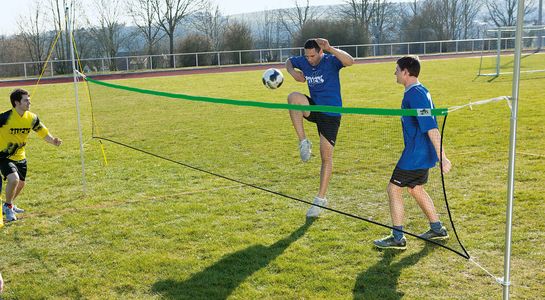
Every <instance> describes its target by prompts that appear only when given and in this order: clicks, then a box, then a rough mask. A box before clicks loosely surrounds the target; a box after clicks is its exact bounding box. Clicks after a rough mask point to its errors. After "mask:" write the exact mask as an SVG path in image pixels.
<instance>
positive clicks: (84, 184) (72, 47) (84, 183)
mask: <svg viewBox="0 0 545 300" xmlns="http://www.w3.org/2000/svg"><path fill="white" fill-rule="evenodd" d="M73 5H74V3H73V1H72V3H71V6H72V10H71V11H70V7H68V6H67V7H66V10H65V13H66V14H68V27H69V28H67V30H68V32H69V39H70V56H71V58H72V73H73V76H74V94H75V96H76V112H77V117H78V134H79V153H80V159H81V184H82V189H83V193H84V194H85V193H86V190H87V183H86V180H85V157H84V155H83V135H82V132H81V120H80V119H81V118H80V109H79V96H78V78H77V76H78V75H77V68H76V58H75V55H74V38H73V37H74V34H73V31H74V28H73V24H74V23H73V21H74V20H73V17H74V15H73V14H71V13H72V12H74V7H73Z"/></svg>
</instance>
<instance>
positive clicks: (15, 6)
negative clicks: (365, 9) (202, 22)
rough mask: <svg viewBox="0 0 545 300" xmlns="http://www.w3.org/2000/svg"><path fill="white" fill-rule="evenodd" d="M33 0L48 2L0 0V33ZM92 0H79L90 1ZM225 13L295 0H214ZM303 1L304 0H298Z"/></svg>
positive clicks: (329, 1)
mask: <svg viewBox="0 0 545 300" xmlns="http://www.w3.org/2000/svg"><path fill="white" fill-rule="evenodd" d="M35 1H40V2H42V3H44V4H43V5H42V7H43V6H45V3H48V2H49V1H47V0H0V35H2V34H4V35H10V34H13V33H15V32H17V31H18V30H17V28H18V27H17V20H19V19H22V18H23V15H25V14H28V13H29V12H30V11H31V9H30V8H31V7H33V3H35ZM91 1H93V0H79V2H83V3H85V2H91ZM215 2H216V3H218V4H219V6H220V9H221V11H222V12H223V14H225V15H231V14H238V13H247V12H254V11H261V10H265V9H277V8H287V7H293V6H294V3H295V0H216V1H215ZM343 2H344V1H343V0H310V5H333V4H340V3H343ZM299 3H305V0H299Z"/></svg>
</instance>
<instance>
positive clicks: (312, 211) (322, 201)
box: [307, 196, 327, 218]
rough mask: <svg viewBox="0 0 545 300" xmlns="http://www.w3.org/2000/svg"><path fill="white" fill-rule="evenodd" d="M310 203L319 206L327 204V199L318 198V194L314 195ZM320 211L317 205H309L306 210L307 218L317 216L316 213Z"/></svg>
mask: <svg viewBox="0 0 545 300" xmlns="http://www.w3.org/2000/svg"><path fill="white" fill-rule="evenodd" d="M312 204H317V205H320V206H324V207H325V206H327V199H326V198H323V199H322V198H320V197H318V196H316V197H314V201H312ZM320 212H322V208H321V207H318V206H314V205H313V206H311V207H310V208H309V209H308V211H307V218H317V217H318V215H319V214H320Z"/></svg>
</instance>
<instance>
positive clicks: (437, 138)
mask: <svg viewBox="0 0 545 300" xmlns="http://www.w3.org/2000/svg"><path fill="white" fill-rule="evenodd" d="M428 136H429V137H430V140H431V142H432V144H433V147H434V148H435V152H436V154H437V158H439V159H440V160H441V161H442V164H443V166H442V167H443V168H442V169H443V174H447V173H448V172H450V169H451V168H452V164H451V163H450V160H448V158H447V156H446V154H445V151H444V150H443V153H441V134H440V133H439V129H437V128H433V129H430V130H428Z"/></svg>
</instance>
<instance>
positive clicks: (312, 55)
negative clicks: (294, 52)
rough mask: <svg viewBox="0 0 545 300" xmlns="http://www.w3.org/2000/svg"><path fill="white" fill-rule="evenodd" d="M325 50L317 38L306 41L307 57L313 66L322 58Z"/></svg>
mask: <svg viewBox="0 0 545 300" xmlns="http://www.w3.org/2000/svg"><path fill="white" fill-rule="evenodd" d="M323 55H324V51H322V48H320V46H319V45H318V43H317V42H316V39H309V40H307V41H306V42H305V58H306V59H307V61H308V63H309V64H311V65H312V66H317V65H318V64H319V63H320V60H322V56H323Z"/></svg>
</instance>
